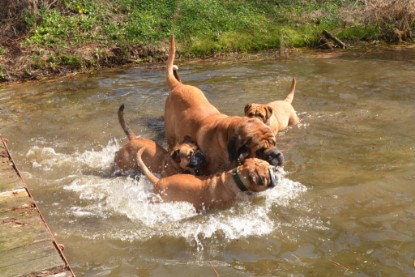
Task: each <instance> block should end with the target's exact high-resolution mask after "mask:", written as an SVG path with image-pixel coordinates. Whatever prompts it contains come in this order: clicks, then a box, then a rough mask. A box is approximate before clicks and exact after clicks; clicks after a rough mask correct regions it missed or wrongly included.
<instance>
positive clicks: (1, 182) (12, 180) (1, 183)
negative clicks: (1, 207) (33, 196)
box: [0, 170, 25, 192]
mask: <svg viewBox="0 0 415 277" xmlns="http://www.w3.org/2000/svg"><path fill="white" fill-rule="evenodd" d="M24 187H25V186H24V183H23V182H22V181H21V179H20V178H19V177H18V175H17V174H16V173H14V174H13V171H11V170H10V171H9V172H2V173H1V174H0V192H3V191H8V190H14V189H19V188H24Z"/></svg>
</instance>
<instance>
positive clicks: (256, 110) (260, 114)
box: [244, 103, 272, 123]
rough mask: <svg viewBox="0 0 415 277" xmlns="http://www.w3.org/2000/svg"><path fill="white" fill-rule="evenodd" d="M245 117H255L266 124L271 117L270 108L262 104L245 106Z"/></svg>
mask: <svg viewBox="0 0 415 277" xmlns="http://www.w3.org/2000/svg"><path fill="white" fill-rule="evenodd" d="M244 113H245V116H247V117H251V118H253V117H256V118H258V119H259V120H261V121H262V122H264V123H268V121H269V118H270V117H271V116H272V108H271V107H270V106H268V105H264V104H255V103H253V104H247V105H246V106H245V108H244Z"/></svg>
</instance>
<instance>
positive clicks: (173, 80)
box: [167, 35, 180, 89]
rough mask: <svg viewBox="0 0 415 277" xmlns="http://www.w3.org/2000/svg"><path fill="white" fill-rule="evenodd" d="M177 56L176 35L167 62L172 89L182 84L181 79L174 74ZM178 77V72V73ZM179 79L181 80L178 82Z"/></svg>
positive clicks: (168, 78) (169, 82) (169, 83)
mask: <svg viewBox="0 0 415 277" xmlns="http://www.w3.org/2000/svg"><path fill="white" fill-rule="evenodd" d="M175 55H176V42H175V41H174V35H172V36H171V40H170V50H169V59H168V60H167V83H168V85H169V87H170V89H173V88H174V87H175V86H177V85H179V84H180V78H176V76H175V74H174V65H173V64H174V56H175ZM176 75H177V72H176ZM178 79H179V80H178Z"/></svg>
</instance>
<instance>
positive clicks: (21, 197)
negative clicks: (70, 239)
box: [0, 135, 75, 277]
mask: <svg viewBox="0 0 415 277" xmlns="http://www.w3.org/2000/svg"><path fill="white" fill-rule="evenodd" d="M56 244H57V242H56V241H55V239H54V237H53V234H52V233H50V231H49V229H48V227H47V224H46V222H44V219H43V216H42V215H41V213H40V211H39V210H38V207H37V205H36V202H35V201H34V200H33V199H32V197H31V195H30V193H29V190H28V188H27V186H26V184H25V183H24V181H23V180H22V179H21V177H20V176H19V173H18V170H17V168H16V167H15V166H14V162H13V159H12V157H11V156H10V154H9V152H8V149H7V146H6V144H5V139H4V138H3V137H2V136H1V135H0V276H54V277H69V276H75V274H74V273H73V271H72V270H71V268H70V266H69V263H68V262H67V260H66V258H65V256H64V254H63V253H62V251H61V250H60V249H58V247H56Z"/></svg>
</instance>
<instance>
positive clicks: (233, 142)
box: [228, 135, 241, 162]
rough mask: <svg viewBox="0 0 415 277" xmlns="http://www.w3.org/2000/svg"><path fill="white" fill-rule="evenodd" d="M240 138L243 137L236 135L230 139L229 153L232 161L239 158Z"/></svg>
mask: <svg viewBox="0 0 415 277" xmlns="http://www.w3.org/2000/svg"><path fill="white" fill-rule="evenodd" d="M240 140H241V139H240V137H239V136H238V135H234V136H233V137H231V138H230V140H229V141H228V155H229V161H230V162H236V160H237V159H238V151H237V148H238V147H237V144H238V142H239V141H240Z"/></svg>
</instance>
